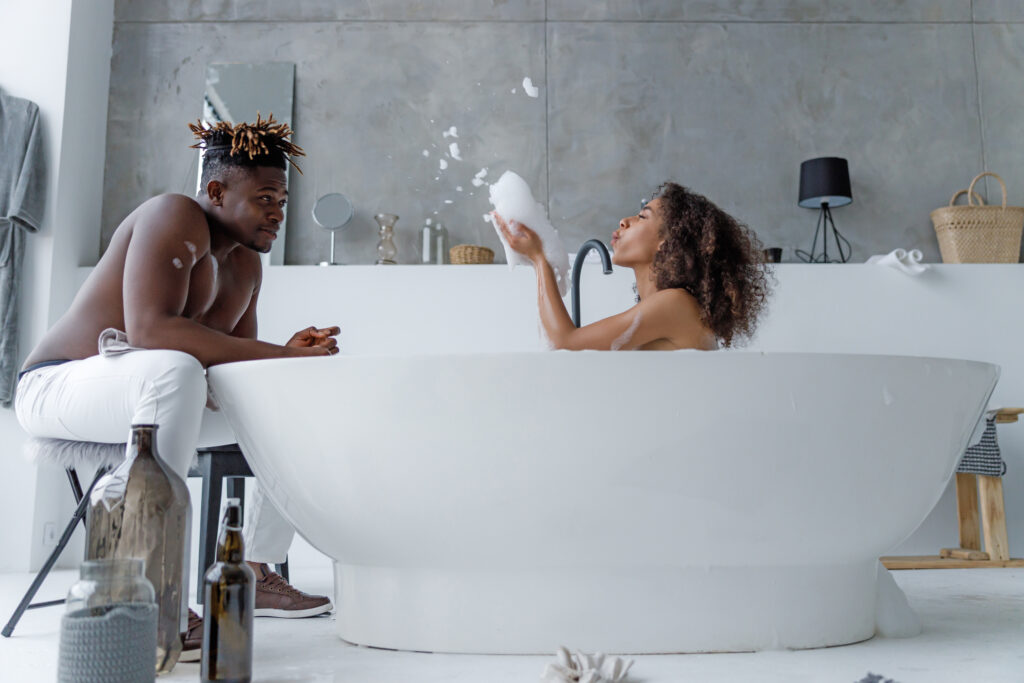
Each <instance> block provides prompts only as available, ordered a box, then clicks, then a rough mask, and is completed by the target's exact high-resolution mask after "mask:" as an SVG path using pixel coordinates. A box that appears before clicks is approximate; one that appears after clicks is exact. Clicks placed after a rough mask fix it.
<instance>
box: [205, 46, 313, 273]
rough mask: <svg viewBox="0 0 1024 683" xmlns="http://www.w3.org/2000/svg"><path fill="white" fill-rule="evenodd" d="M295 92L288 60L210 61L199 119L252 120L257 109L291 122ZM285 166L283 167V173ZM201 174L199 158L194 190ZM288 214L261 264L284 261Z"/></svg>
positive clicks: (289, 123) (286, 172)
mask: <svg viewBox="0 0 1024 683" xmlns="http://www.w3.org/2000/svg"><path fill="white" fill-rule="evenodd" d="M294 92H295V65H294V64H292V63H291V62H266V63H262V64H210V65H209V66H207V67H206V90H205V92H204V93H203V114H202V117H201V118H202V120H203V121H204V122H206V123H208V124H211V125H212V124H214V123H217V122H218V121H227V122H229V123H241V122H242V121H255V120H256V114H257V112H259V113H260V114H261V115H262V116H263V118H264V119H265V118H267V117H268V116H270V115H271V114H273V115H274V118H275V119H277V121H278V122H279V123H287V124H288V125H289V126H291V125H292V103H293V95H294ZM288 173H289V169H285V174H288ZM202 177H203V162H202V158H200V160H199V175H198V177H197V178H196V187H197V191H198V190H199V189H201V188H200V187H199V185H200V183H201V180H200V179H201V178H202ZM287 223H288V214H287V210H286V212H285V220H283V221H282V222H281V229H280V231H279V232H278V233H277V239H276V240H274V246H273V247H271V249H270V253H269V254H263V255H262V256H263V263H264V264H265V265H281V264H283V263H284V247H285V241H286V240H285V238H286V236H287V227H288V226H287Z"/></svg>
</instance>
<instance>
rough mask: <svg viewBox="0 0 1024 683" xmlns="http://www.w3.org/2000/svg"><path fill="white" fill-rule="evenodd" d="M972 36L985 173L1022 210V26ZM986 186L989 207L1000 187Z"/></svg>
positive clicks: (979, 29) (984, 29)
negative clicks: (992, 176) (991, 174)
mask: <svg viewBox="0 0 1024 683" xmlns="http://www.w3.org/2000/svg"><path fill="white" fill-rule="evenodd" d="M974 30H975V41H976V46H977V51H978V75H979V81H980V83H979V86H980V88H979V89H980V95H981V113H982V125H983V126H984V134H985V165H986V167H987V169H986V170H989V171H994V172H996V173H998V174H999V175H1000V176H1001V177H1002V178H1003V181H1004V182H1006V190H1007V201H1008V203H1009V204H1010V205H1011V206H1024V90H1022V89H1021V84H1022V83H1024V24H1005V25H985V24H979V25H977V26H975V28H974ZM968 180H969V178H968ZM986 181H989V182H987V183H986V191H987V198H988V200H989V203H992V204H994V203H998V202H1001V201H1002V193H1001V191H1000V189H999V183H998V182H996V181H994V180H989V179H988V178H986ZM1021 256H1022V259H1024V245H1022V248H1021Z"/></svg>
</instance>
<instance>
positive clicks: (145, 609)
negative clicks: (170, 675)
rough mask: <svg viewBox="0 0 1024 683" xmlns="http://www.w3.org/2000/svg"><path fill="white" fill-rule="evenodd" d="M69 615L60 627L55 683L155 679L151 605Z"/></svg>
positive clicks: (135, 682) (131, 682)
mask: <svg viewBox="0 0 1024 683" xmlns="http://www.w3.org/2000/svg"><path fill="white" fill-rule="evenodd" d="M106 609H108V610H109V611H107V612H106V613H105V614H103V615H102V616H91V612H92V610H90V609H82V610H76V611H74V612H69V613H67V614H65V615H64V617H63V618H62V619H61V622H60V656H59V660H58V665H57V681H58V683H141V682H142V681H153V680H155V679H156V617H157V609H156V605H146V604H141V603H135V604H122V605H110V606H109V607H108V608H106Z"/></svg>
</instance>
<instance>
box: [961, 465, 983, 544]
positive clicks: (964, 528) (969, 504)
mask: <svg viewBox="0 0 1024 683" xmlns="http://www.w3.org/2000/svg"><path fill="white" fill-rule="evenodd" d="M956 511H957V516H958V517H959V518H960V547H961V548H963V549H965V550H981V534H980V533H979V532H978V481H977V477H976V475H973V474H963V473H957V475H956Z"/></svg>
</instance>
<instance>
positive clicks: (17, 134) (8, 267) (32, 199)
mask: <svg viewBox="0 0 1024 683" xmlns="http://www.w3.org/2000/svg"><path fill="white" fill-rule="evenodd" d="M40 128H41V123H40V121H39V107H38V106H36V105H35V104H34V103H33V102H29V101H28V100H24V99H21V98H20V97H11V96H10V95H8V94H6V93H4V92H2V91H0V322H2V323H3V327H2V328H0V405H3V406H4V407H5V408H8V407H10V405H11V401H12V399H13V398H14V385H15V382H16V380H15V375H16V373H17V369H18V368H17V363H18V285H19V282H20V280H21V264H22V261H23V260H24V257H25V235H26V234H27V233H29V232H36V231H37V230H39V225H40V223H41V222H42V218H43V208H44V207H45V205H46V165H45V160H44V158H43V141H42V138H41V130H40Z"/></svg>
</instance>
